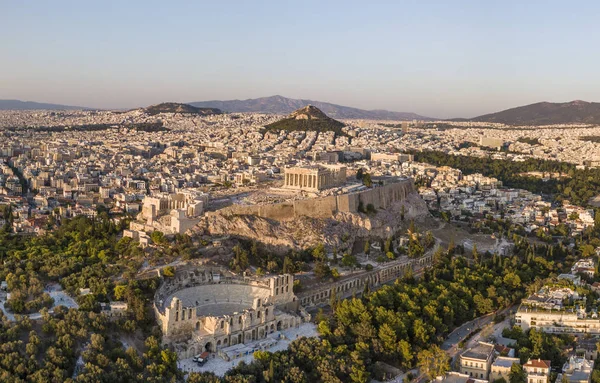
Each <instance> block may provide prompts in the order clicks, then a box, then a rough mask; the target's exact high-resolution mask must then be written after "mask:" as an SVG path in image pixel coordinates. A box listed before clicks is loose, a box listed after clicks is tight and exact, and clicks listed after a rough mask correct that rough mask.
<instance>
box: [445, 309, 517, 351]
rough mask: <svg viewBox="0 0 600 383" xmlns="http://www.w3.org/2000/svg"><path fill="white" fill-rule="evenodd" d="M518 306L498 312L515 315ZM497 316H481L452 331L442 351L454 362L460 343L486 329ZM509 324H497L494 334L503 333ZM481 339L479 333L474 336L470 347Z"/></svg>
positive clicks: (492, 314) (493, 314)
mask: <svg viewBox="0 0 600 383" xmlns="http://www.w3.org/2000/svg"><path fill="white" fill-rule="evenodd" d="M517 307H518V306H517V305H514V306H511V307H509V308H506V309H503V310H500V311H499V312H498V314H499V315H501V314H506V315H508V314H510V313H513V312H515V311H516V310H517ZM495 315H496V314H495V313H491V314H488V315H484V316H481V317H479V318H475V319H473V320H472V321H470V322H467V323H465V324H463V325H462V326H460V327H458V328H456V329H454V331H452V332H451V333H450V334H449V335H448V337H447V338H446V341H445V342H444V343H443V344H442V347H441V348H442V350H446V352H447V353H448V356H450V358H451V359H452V360H454V358H455V357H456V354H457V353H458V348H457V346H458V343H460V342H461V341H462V340H464V339H465V338H466V337H467V336H468V335H469V334H470V333H471V332H473V331H476V330H481V329H482V328H484V327H485V326H487V325H488V324H490V323H492V321H493V319H494V316H495ZM507 323H508V322H502V323H499V324H496V325H495V326H494V333H496V332H497V331H502V330H501V329H502V328H504V327H505V326H506V325H507ZM480 337H481V334H480V332H479V331H478V333H477V334H475V335H474V336H473V338H471V339H470V341H469V345H472V344H475V343H476V342H477V341H479V339H480Z"/></svg>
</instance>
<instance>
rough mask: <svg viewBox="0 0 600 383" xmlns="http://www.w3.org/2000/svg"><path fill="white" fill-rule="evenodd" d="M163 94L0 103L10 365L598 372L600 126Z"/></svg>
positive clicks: (459, 374) (153, 370)
mask: <svg viewBox="0 0 600 383" xmlns="http://www.w3.org/2000/svg"><path fill="white" fill-rule="evenodd" d="M165 105H166V106H165ZM165 105H162V104H161V105H160V106H158V107H156V108H158V109H160V110H161V112H160V113H154V112H153V109H152V108H145V109H136V110H131V111H127V112H120V111H117V112H111V111H76V110H73V111H46V110H32V111H13V110H10V111H3V112H0V116H1V118H0V121H1V122H2V129H3V135H4V137H5V138H7V139H5V140H3V142H2V143H1V144H0V150H1V154H2V158H3V163H2V168H1V169H2V176H1V178H0V186H1V190H2V193H1V195H0V201H1V204H2V205H1V206H2V217H1V222H0V223H1V224H2V226H3V230H2V248H1V254H2V258H3V260H4V268H3V271H2V274H1V275H0V276H1V277H2V280H3V282H2V293H1V294H2V295H0V299H1V300H0V308H1V309H2V313H3V314H2V316H3V334H4V335H3V339H4V342H5V346H4V349H5V351H4V352H5V354H4V355H5V359H4V360H5V363H4V364H3V367H2V371H3V372H2V374H3V380H6V381H11V380H15V379H16V380H15V381H18V379H24V378H26V377H29V378H27V379H34V380H35V379H37V380H38V381H65V380H72V381H89V380H90V379H91V381H95V380H97V379H98V380H105V379H111V380H117V381H133V380H136V381H152V380H155V381H171V380H174V381H177V380H181V379H185V380H187V381H194V382H213V381H215V382H216V381H220V380H221V379H224V380H225V381H231V382H233V381H240V382H241V381H269V382H270V381H299V382H300V381H308V380H309V379H317V380H319V381H326V382H330V381H356V382H367V381H397V382H400V381H405V382H406V381H410V380H417V381H421V380H439V381H446V380H448V381H452V382H458V381H460V382H470V381H475V382H479V381H489V382H497V383H498V382H500V381H501V380H504V381H506V382H510V383H515V382H522V383H545V382H551V381H553V380H558V381H559V382H564V381H571V380H576V381H580V382H584V381H585V382H588V383H591V382H592V381H594V382H595V381H596V379H598V377H596V374H597V373H596V372H595V371H596V370H595V369H594V360H595V357H596V355H597V350H596V343H595V341H594V340H593V339H594V338H593V336H594V334H597V333H600V318H598V313H597V303H596V302H597V300H598V298H597V297H598V290H600V278H599V277H598V274H597V257H598V256H599V255H600V239H598V235H597V233H598V231H599V230H600V224H599V221H600V216H597V214H596V208H595V201H596V200H595V198H588V199H584V198H585V196H587V195H588V194H586V193H582V192H581V191H580V192H577V193H575V194H573V193H572V192H571V191H569V190H566V189H567V188H570V187H569V186H566V185H567V183H566V182H568V180H571V181H572V182H574V181H575V180H577V179H578V178H579V177H582V176H581V175H579V173H582V174H586V175H587V174H588V173H589V172H594V171H595V163H594V162H593V161H592V162H590V161H591V159H592V158H594V155H593V150H591V151H585V153H592V154H591V155H590V156H589V157H588V156H581V155H578V154H577V153H579V152H581V150H582V147H587V146H591V147H592V148H595V144H594V143H590V142H588V141H584V139H587V138H588V137H590V136H593V135H594V134H595V130H596V129H598V128H596V127H595V126H577V127H572V129H571V130H570V135H569V137H568V139H565V140H564V141H561V142H560V147H561V151H560V152H557V151H556V150H554V149H553V147H554V146H555V145H557V144H556V142H557V139H560V138H557V137H556V136H555V135H556V134H560V132H561V131H564V129H565V128H566V127H565V126H562V125H560V126H544V127H540V128H539V129H535V130H531V129H527V127H515V126H508V125H501V124H495V125H493V126H481V124H470V123H461V122H456V123H452V122H444V121H442V122H435V121H434V122H423V121H408V122H402V121H399V122H390V121H376V120H343V125H342V126H343V127H342V129H341V130H337V131H334V130H328V129H327V128H325V129H322V127H323V126H325V127H327V126H336V125H334V123H333V121H334V120H331V119H330V118H329V117H327V116H326V115H325V114H324V113H322V112H321V111H320V110H318V109H317V108H315V107H313V106H308V107H305V108H301V109H300V110H298V111H296V112H294V113H292V114H291V115H290V116H289V117H285V116H280V115H273V114H265V113H221V112H220V111H218V110H214V111H212V112H211V113H208V114H204V113H203V114H200V113H187V112H182V110H184V109H182V108H184V106H181V105H180V106H177V108H178V109H177V111H169V108H174V107H175V105H177V104H165ZM165 108H166V109H165ZM277 121H286V122H285V124H286V125H285V126H286V128H285V129H282V130H273V129H272V128H271V126H279V125H274V123H276V122H277ZM297 121H299V122H300V123H301V125H299V126H301V127H303V129H304V128H306V129H307V130H297V129H296V128H295V125H294V123H295V122H297ZM314 121H318V122H319V123H318V124H315V125H311V122H314ZM307 122H308V125H306V124H307ZM577 134H580V135H581V136H579V137H578V136H577ZM582 137H583V138H582ZM546 152H552V153H555V154H556V155H555V156H550V157H549V156H547V155H545V154H544V153H546ZM481 161H489V164H488V165H489V166H488V165H485V164H484V165H483V166H481V165H480V163H481ZM496 163H500V164H501V165H494V164H496ZM460 164H464V165H463V166H462V168H461V167H460ZM496 166H501V169H504V170H502V171H500V172H498V171H494V170H493V168H494V167H496ZM505 169H512V170H511V171H510V172H509V171H505ZM559 185H560V186H559ZM587 187H588V188H589V189H590V190H588V191H587V193H598V190H597V189H595V186H594V185H592V184H589V185H587ZM578 190H579V189H578ZM594 196H595V194H594ZM582 202H583V203H582ZM394 281H395V282H394ZM459 281H460V282H459ZM457 289H463V292H461V293H458V291H459V290H457ZM418 291H421V292H418ZM425 291H429V292H428V293H426V294H425V295H422V294H423V292H425ZM456 294H459V295H456ZM395 295H398V296H404V298H403V299H402V300H400V301H396V299H395V298H393V297H394V296H395ZM389 299H392V300H391V301H386V300H389ZM386 302H387V303H386ZM410 302H413V303H410ZM417 302H420V303H417ZM519 302H520V305H519ZM411 304H412V306H410V305H411ZM407 305H409V306H407ZM419 313H420V314H419ZM421 318H422V319H421ZM57 326H68V327H69V328H71V330H66V331H67V332H64V331H65V330H61V327H57ZM365 326H366V327H365ZM74 331H75V332H74ZM27 332H29V335H28V336H25V335H26V334H27ZM351 334H354V335H351ZM23 337H24V338H23ZM319 338H320V339H321V341H322V342H325V343H314V342H315V341H316V342H319ZM20 339H22V340H20ZM65 342H66V343H65ZM306 347H309V348H310V349H312V350H313V354H312V355H313V356H310V357H309V356H302V353H303V352H304V351H302V350H303V348H306ZM331 347H333V349H331ZM340 347H341V348H340ZM328 350H329V351H328ZM107 352H108V353H107ZM20 355H22V356H20ZM26 355H29V356H30V357H31V359H29V361H27V362H26V361H25V359H23V360H22V362H20V361H19V360H20V358H22V357H25V356H26ZM315 355H320V356H318V357H316V359H315ZM307 357H308V359H306V358H307ZM6 358H8V359H6ZM39 358H41V359H39ZM329 358H342V359H343V360H346V362H344V364H345V365H346V367H343V368H339V367H335V368H334V367H333V366H329V367H327V363H329V362H327V360H328V359H329ZM9 360H10V362H8V361H9ZM36 360H39V361H36ZM42 360H44V362H41V361H42ZM6 363H10V364H6ZM323 363H325V364H323ZM19 366H20V367H19ZM158 371H160V373H159V372H158ZM35 376H37V377H36V378H34V377H35ZM598 376H600V375H598ZM390 379H391V380H390Z"/></svg>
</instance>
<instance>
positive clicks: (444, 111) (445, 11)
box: [0, 0, 600, 118]
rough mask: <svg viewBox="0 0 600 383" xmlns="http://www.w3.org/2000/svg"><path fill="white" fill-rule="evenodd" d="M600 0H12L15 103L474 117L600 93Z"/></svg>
mask: <svg viewBox="0 0 600 383" xmlns="http://www.w3.org/2000/svg"><path fill="white" fill-rule="evenodd" d="M599 20H600V2H599V1H595V0H590V1H576V0H575V1H564V0H563V1H554V0H545V1H541V0H540V1H538V0H520V1H512V0H483V1H481V0H477V1H467V0H446V1H428V0H420V1H404V0H390V1H376V0H372V1H364V0H362V1H354V0H344V1H338V0H320V1H312V0H304V1H288V0H277V1H261V0H255V1H235V0H220V1H215V0H211V1H203V0H196V1H177V0H171V1H165V0H163V1H153V0H143V1H141V0H121V1H111V0H104V1H81V0H76V1H63V0H53V1H46V0H31V1H17V0H0V36H1V37H0V99H20V100H28V101H38V102H51V103H60V104H67V105H77V106H87V107H96V108H132V107H138V106H147V105H150V104H156V103H160V102H165V101H174V102H192V101H203V100H214V99H217V100H223V99H226V100H229V99H247V98H257V97H265V96H272V95H276V94H278V95H283V96H286V97H291V98H304V99H311V100H317V101H325V102H331V103H335V104H340V105H345V106H353V107H358V108H362V109H387V110H392V111H398V112H415V113H419V114H421V115H425V116H432V117H438V118H450V117H473V116H477V115H481V114H484V113H489V112H495V111H499V110H503V109H507V108H511V107H515V106H520V105H525V104H529V103H534V102H539V101H551V102H566V101H571V100H586V101H600V49H599V48H598V47H600V22H599Z"/></svg>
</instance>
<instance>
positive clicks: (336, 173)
mask: <svg viewBox="0 0 600 383" xmlns="http://www.w3.org/2000/svg"><path fill="white" fill-rule="evenodd" d="M344 181H346V167H345V166H336V167H322V166H314V167H309V168H301V167H294V168H288V169H286V170H285V182H284V187H285V188H289V189H299V190H311V191H318V190H323V189H328V188H331V187H334V186H336V185H339V184H341V183H343V182H344Z"/></svg>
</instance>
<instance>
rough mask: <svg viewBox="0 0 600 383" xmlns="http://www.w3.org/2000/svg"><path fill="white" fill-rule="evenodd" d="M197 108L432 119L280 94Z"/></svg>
mask: <svg viewBox="0 0 600 383" xmlns="http://www.w3.org/2000/svg"><path fill="white" fill-rule="evenodd" d="M189 104H190V105H193V106H198V107H211V108H219V109H221V110H224V111H228V112H236V113H244V112H253V113H272V114H281V115H289V114H290V113H294V112H295V111H296V110H298V109H301V108H304V107H306V106H309V105H311V106H314V107H316V108H318V109H319V110H320V111H322V113H324V114H326V115H327V116H330V117H333V118H348V119H364V120H395V121H407V120H408V121H410V120H426V121H432V120H434V119H433V118H430V117H423V116H420V115H418V114H415V113H405V112H390V111H386V110H364V109H358V108H352V107H348V106H342V105H336V104H331V103H328V102H321V101H313V100H303V99H302V100H299V99H293V98H287V97H284V96H281V95H279V94H277V95H274V96H269V97H261V98H255V99H249V100H228V101H219V100H213V101H199V102H191V103H189Z"/></svg>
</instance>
